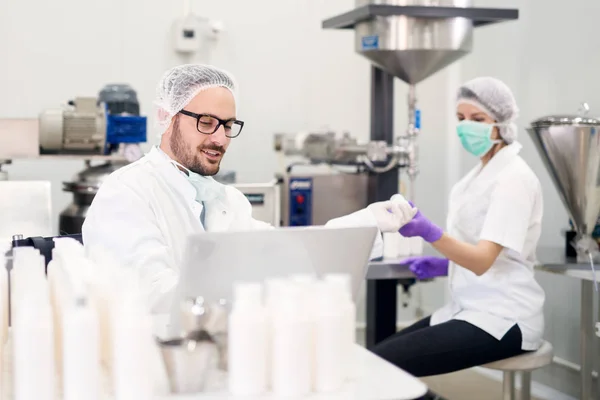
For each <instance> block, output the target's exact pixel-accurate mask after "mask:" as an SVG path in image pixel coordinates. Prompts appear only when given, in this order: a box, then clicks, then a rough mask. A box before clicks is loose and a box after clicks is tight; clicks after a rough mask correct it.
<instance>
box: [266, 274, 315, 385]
mask: <svg viewBox="0 0 600 400" xmlns="http://www.w3.org/2000/svg"><path fill="white" fill-rule="evenodd" d="M285 286H286V287H285V289H284V290H281V291H278V292H279V293H278V294H279V299H278V300H279V301H278V302H277V304H276V305H275V310H274V313H273V321H272V323H273V331H272V347H271V357H272V358H271V387H272V390H273V393H274V394H275V395H276V396H278V397H301V396H305V395H307V394H309V393H310V392H311V386H312V385H311V383H312V364H311V360H312V350H313V349H312V347H311V322H312V321H311V319H310V318H309V316H308V315H307V313H305V312H304V311H305V310H306V305H305V304H303V300H304V296H303V294H302V290H301V288H300V287H299V286H298V285H297V284H295V283H293V282H290V283H287V284H286V285H285Z"/></svg>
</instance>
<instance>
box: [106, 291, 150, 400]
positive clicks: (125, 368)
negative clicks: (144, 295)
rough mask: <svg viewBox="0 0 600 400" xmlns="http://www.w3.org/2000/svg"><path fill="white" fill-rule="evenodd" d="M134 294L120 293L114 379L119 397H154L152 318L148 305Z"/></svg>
mask: <svg viewBox="0 0 600 400" xmlns="http://www.w3.org/2000/svg"><path fill="white" fill-rule="evenodd" d="M136 297H137V295H133V296H127V295H125V296H119V301H120V302H121V303H120V304H119V305H118V306H117V307H115V309H114V314H113V322H112V324H111V326H112V328H113V338H112V344H113V350H112V352H111V353H112V356H113V360H112V379H113V384H114V390H115V400H131V399H151V398H153V392H154V382H153V381H152V364H151V361H152V358H151V357H152V345H153V338H152V320H151V319H150V316H149V315H148V314H147V313H146V308H145V307H144V306H143V305H142V304H141V302H140V301H139V300H138V299H137V298H136Z"/></svg>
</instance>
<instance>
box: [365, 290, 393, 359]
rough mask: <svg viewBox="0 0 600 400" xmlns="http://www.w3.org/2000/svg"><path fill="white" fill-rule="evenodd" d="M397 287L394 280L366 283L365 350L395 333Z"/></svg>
mask: <svg viewBox="0 0 600 400" xmlns="http://www.w3.org/2000/svg"><path fill="white" fill-rule="evenodd" d="M397 285H398V284H397V282H396V280H395V279H383V280H369V281H367V307H366V308H367V309H366V313H367V316H366V319H367V328H366V338H365V342H366V345H367V349H372V348H373V346H375V345H376V344H377V343H379V342H381V341H382V340H384V339H385V338H387V337H389V336H391V335H393V334H394V333H395V332H396V317H397V313H396V309H397Z"/></svg>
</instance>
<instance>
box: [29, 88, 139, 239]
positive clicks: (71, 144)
mask: <svg viewBox="0 0 600 400" xmlns="http://www.w3.org/2000/svg"><path fill="white" fill-rule="evenodd" d="M139 114H140V105H139V102H138V99H137V94H136V92H135V90H133V89H132V88H131V87H130V86H129V85H124V84H111V85H106V86H105V87H104V88H103V89H102V90H101V91H100V93H99V94H98V98H93V97H89V98H87V97H77V98H75V100H74V101H72V102H69V105H68V106H66V107H64V108H57V109H50V110H45V111H44V112H42V113H41V114H40V117H39V119H40V153H41V154H59V155H69V154H70V155H84V156H85V155H106V156H109V155H113V154H118V155H120V156H122V159H120V160H119V159H117V160H108V161H104V162H103V163H101V164H100V165H92V163H91V161H90V160H85V163H86V169H85V170H83V171H81V172H79V173H78V174H76V175H75V177H74V179H73V180H72V181H71V182H64V184H63V190H64V191H65V192H71V193H73V202H72V203H71V204H69V206H67V208H66V209H64V210H63V211H62V212H61V213H60V216H59V223H58V230H59V233H60V234H61V235H73V234H77V233H81V226H82V225H83V221H84V220H85V216H86V214H87V210H88V208H89V206H90V205H91V204H92V200H93V199H94V196H95V195H96V193H97V192H98V189H99V188H100V185H101V184H102V182H103V180H104V179H105V178H106V177H107V176H108V175H110V174H111V173H112V172H114V171H116V170H117V169H119V168H121V167H123V166H125V165H127V164H128V163H129V162H131V161H135V160H137V159H139V158H140V157H141V156H142V151H141V149H140V147H139V144H140V143H143V142H146V117H144V116H140V115H139Z"/></svg>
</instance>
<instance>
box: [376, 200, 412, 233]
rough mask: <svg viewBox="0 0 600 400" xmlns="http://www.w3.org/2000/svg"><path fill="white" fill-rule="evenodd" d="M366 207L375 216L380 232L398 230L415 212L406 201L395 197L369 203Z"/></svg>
mask: <svg viewBox="0 0 600 400" xmlns="http://www.w3.org/2000/svg"><path fill="white" fill-rule="evenodd" d="M367 209H368V210H369V211H371V213H372V214H373V215H374V216H375V219H376V220H377V227H378V228H379V230H380V231H381V232H398V231H399V230H400V228H402V227H403V226H404V225H406V224H407V223H409V222H410V220H411V219H413V217H414V216H415V214H416V213H417V209H416V208H413V207H411V206H410V204H408V201H406V200H404V201H398V199H397V198H394V201H391V200H387V201H380V202H377V203H373V204H370V205H369V206H368V207H367Z"/></svg>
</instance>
